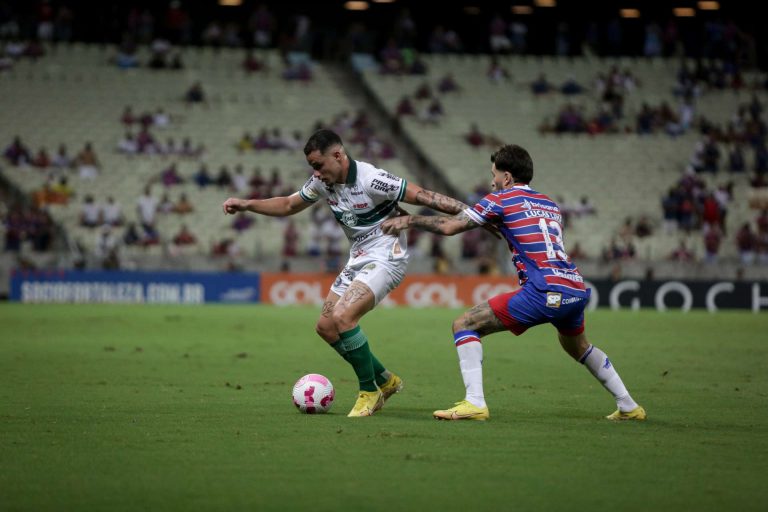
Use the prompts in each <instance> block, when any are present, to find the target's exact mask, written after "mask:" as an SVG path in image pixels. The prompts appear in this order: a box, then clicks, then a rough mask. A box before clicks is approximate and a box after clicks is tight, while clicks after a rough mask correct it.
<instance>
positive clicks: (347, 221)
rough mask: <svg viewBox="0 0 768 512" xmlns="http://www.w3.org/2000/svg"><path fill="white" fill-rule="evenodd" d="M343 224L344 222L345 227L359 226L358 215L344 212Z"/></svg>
mask: <svg viewBox="0 0 768 512" xmlns="http://www.w3.org/2000/svg"><path fill="white" fill-rule="evenodd" d="M341 222H343V223H344V225H345V226H349V227H354V226H357V215H355V214H354V213H352V212H344V215H342V216H341Z"/></svg>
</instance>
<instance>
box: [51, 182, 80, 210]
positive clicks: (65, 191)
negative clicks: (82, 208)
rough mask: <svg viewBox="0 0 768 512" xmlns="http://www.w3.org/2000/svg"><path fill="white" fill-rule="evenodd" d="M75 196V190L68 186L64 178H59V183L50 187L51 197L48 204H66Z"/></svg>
mask: <svg viewBox="0 0 768 512" xmlns="http://www.w3.org/2000/svg"><path fill="white" fill-rule="evenodd" d="M74 195H75V190H74V189H73V188H72V186H71V185H70V184H69V180H68V179H67V177H66V176H61V177H60V178H59V181H58V182H57V183H56V184H55V185H53V186H52V187H51V195H50V197H49V200H48V202H49V203H51V204H67V203H68V202H69V199H70V198H71V197H72V196H74Z"/></svg>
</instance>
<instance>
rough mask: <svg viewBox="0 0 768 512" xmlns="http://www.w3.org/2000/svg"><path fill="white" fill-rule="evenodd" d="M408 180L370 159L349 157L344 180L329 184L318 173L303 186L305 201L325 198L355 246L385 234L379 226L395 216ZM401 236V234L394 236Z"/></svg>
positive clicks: (302, 193)
mask: <svg viewBox="0 0 768 512" xmlns="http://www.w3.org/2000/svg"><path fill="white" fill-rule="evenodd" d="M406 186H407V182H406V180H404V179H402V178H399V177H397V176H394V175H392V174H390V173H388V172H387V171H385V170H382V169H378V168H376V167H374V166H372V165H371V164H369V163H366V162H359V161H355V160H352V159H351V158H350V159H349V172H348V173H347V180H346V182H344V183H334V184H333V185H326V184H325V183H323V182H322V181H320V180H319V179H317V178H315V177H314V176H313V177H311V178H310V179H309V180H307V182H306V183H305V184H304V186H303V187H301V190H300V191H299V194H300V195H301V198H302V199H303V200H304V201H307V202H310V203H315V202H317V201H318V200H320V199H321V198H325V200H326V202H327V203H328V206H330V208H331V211H332V212H333V214H334V216H336V220H337V221H338V222H339V224H341V227H342V228H343V229H344V233H345V234H346V235H347V238H348V239H349V241H350V242H351V243H352V245H353V246H355V245H358V244H362V243H363V242H367V241H369V240H371V239H375V238H378V237H377V236H376V234H377V233H378V234H379V235H380V236H389V235H383V234H382V233H381V230H379V229H378V228H379V225H381V223H382V222H384V221H385V220H386V219H388V218H389V217H392V216H394V212H395V211H396V207H397V202H398V201H401V200H402V199H403V197H404V196H405V189H406ZM392 238H397V237H392Z"/></svg>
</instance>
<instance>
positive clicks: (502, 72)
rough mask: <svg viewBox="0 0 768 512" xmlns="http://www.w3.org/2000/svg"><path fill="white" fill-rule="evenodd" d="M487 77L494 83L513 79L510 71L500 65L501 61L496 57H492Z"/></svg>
mask: <svg viewBox="0 0 768 512" xmlns="http://www.w3.org/2000/svg"><path fill="white" fill-rule="evenodd" d="M486 75H487V76H488V78H489V79H490V80H491V82H494V83H500V82H503V81H505V80H509V79H510V78H511V75H510V74H509V71H507V69H506V68H504V67H503V66H502V65H501V64H500V63H499V59H498V58H497V57H496V56H495V55H492V56H491V63H490V65H489V66H488V71H487V72H486Z"/></svg>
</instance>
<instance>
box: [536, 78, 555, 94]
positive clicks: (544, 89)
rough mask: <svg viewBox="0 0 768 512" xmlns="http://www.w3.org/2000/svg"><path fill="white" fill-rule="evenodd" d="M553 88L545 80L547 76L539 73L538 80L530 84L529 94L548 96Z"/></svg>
mask: <svg viewBox="0 0 768 512" xmlns="http://www.w3.org/2000/svg"><path fill="white" fill-rule="evenodd" d="M552 89H553V86H552V84H551V83H549V81H548V80H547V75H545V74H544V73H540V74H539V76H538V78H537V79H536V80H534V81H533V82H531V92H532V93H533V94H535V95H536V96H541V95H542V94H549V93H550V92H552Z"/></svg>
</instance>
